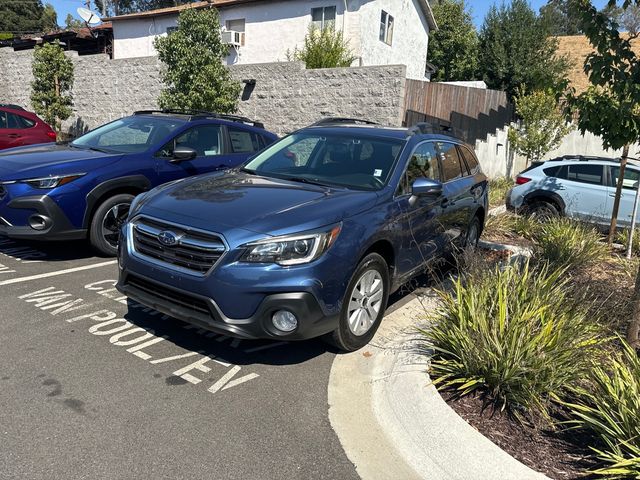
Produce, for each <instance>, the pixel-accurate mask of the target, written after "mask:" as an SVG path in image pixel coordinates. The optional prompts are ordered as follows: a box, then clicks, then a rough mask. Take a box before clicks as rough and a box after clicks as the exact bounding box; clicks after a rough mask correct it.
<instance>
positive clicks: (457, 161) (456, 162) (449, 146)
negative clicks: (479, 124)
mask: <svg viewBox="0 0 640 480" xmlns="http://www.w3.org/2000/svg"><path fill="white" fill-rule="evenodd" d="M437 146H438V150H439V152H440V161H441V162H442V182H443V183H446V182H450V181H452V180H457V179H458V178H462V176H463V173H462V172H463V168H462V159H461V158H460V156H459V155H458V149H457V148H456V145H455V144H454V143H446V142H438V143H437ZM465 170H466V169H465Z"/></svg>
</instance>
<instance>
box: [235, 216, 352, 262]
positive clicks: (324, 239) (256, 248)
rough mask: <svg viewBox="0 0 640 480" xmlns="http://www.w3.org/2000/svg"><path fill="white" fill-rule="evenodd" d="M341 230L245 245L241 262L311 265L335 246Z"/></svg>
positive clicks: (284, 237) (338, 227)
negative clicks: (310, 263)
mask: <svg viewBox="0 0 640 480" xmlns="http://www.w3.org/2000/svg"><path fill="white" fill-rule="evenodd" d="M341 229H342V225H336V226H334V227H332V228H331V229H330V230H328V231H321V232H309V233H302V234H298V235H286V236H283V237H274V238H269V239H265V240H260V241H257V242H252V243H249V244H247V245H245V247H246V248H247V250H246V252H245V253H244V254H243V255H242V257H241V258H240V261H241V262H249V263H277V264H278V265H282V266H285V267H286V266H291V265H300V264H303V263H309V262H312V261H314V260H315V259H317V258H318V257H320V256H321V255H322V254H323V253H324V252H326V251H327V249H328V248H329V247H330V246H331V245H333V243H334V242H335V240H336V238H338V235H339V234H340V230H341Z"/></svg>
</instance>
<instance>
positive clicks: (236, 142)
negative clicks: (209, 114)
mask: <svg viewBox="0 0 640 480" xmlns="http://www.w3.org/2000/svg"><path fill="white" fill-rule="evenodd" d="M228 131H229V140H230V141H231V150H232V151H233V153H253V152H257V151H258V150H261V149H262V147H261V145H260V138H259V136H258V135H257V134H255V133H253V132H249V131H247V130H240V129H239V128H232V127H229V128H228Z"/></svg>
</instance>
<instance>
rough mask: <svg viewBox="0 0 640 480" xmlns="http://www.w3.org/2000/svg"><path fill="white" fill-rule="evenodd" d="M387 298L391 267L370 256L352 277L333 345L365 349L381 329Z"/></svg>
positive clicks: (342, 347)
mask: <svg viewBox="0 0 640 480" xmlns="http://www.w3.org/2000/svg"><path fill="white" fill-rule="evenodd" d="M388 299H389V267H388V265H387V262H386V261H385V260H384V258H382V257H381V256H380V255H378V254H377V253H370V254H368V255H367V256H366V257H364V258H363V259H362V261H361V262H360V263H359V264H358V268H356V271H355V273H354V274H353V276H352V277H351V281H350V282H349V286H348V287H347V292H346V295H345V297H344V301H343V305H342V310H341V312H340V322H339V324H338V328H337V329H336V330H334V332H333V333H332V334H331V338H330V341H331V343H333V344H334V345H335V346H336V347H337V348H339V349H340V350H342V351H344V352H353V351H355V350H358V349H360V348H362V347H364V346H365V345H366V344H367V343H369V342H370V341H371V339H372V338H373V336H374V335H375V333H376V331H377V330H378V327H379V326H380V323H381V322H382V317H384V312H385V310H386V309H387V301H388Z"/></svg>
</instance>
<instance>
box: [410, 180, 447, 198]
mask: <svg viewBox="0 0 640 480" xmlns="http://www.w3.org/2000/svg"><path fill="white" fill-rule="evenodd" d="M411 195H413V196H414V197H437V196H439V195H442V183H440V182H438V181H437V180H431V179H430V178H424V177H421V178H417V179H416V180H415V182H413V185H411Z"/></svg>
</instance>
